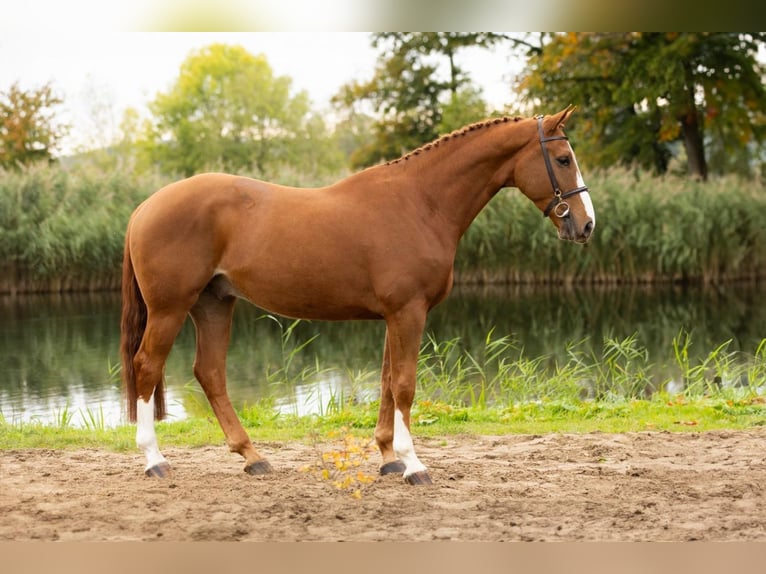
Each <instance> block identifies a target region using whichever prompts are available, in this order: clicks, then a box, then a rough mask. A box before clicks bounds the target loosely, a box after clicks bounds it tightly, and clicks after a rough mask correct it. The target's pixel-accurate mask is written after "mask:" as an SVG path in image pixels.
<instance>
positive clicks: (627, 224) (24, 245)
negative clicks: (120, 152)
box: [0, 164, 766, 293]
mask: <svg viewBox="0 0 766 574" xmlns="http://www.w3.org/2000/svg"><path fill="white" fill-rule="evenodd" d="M342 175H343V174H339V175H338V176H337V178H340V177H342ZM172 179H174V178H172V177H168V176H161V175H158V174H156V173H142V172H138V171H135V170H133V169H132V168H131V167H130V166H126V165H118V166H117V167H115V168H114V169H111V170H108V171H107V170H101V171H99V170H98V169H96V168H95V167H94V166H93V165H85V164H83V165H78V164H75V165H72V166H69V167H65V166H61V165H52V166H35V167H32V168H29V169H26V170H23V171H20V172H16V171H12V172H5V171H0V293H3V292H25V291H26V292H31V291H68V290H93V289H114V288H117V286H118V285H119V277H120V264H121V258H122V247H123V239H124V233H125V226H126V224H127V221H128V218H129V216H130V213H131V212H132V211H133V209H134V208H135V207H136V206H137V205H138V203H140V202H141V201H142V200H143V199H144V198H145V197H147V196H148V195H149V194H151V193H152V192H153V191H155V190H157V189H159V188H160V187H162V185H164V184H166V183H169V182H170V181H172ZM332 179H333V178H331V177H328V176H322V177H321V179H320V178H319V177H315V178H313V179H312V178H308V179H307V178H306V177H303V178H302V179H301V180H300V181H299V182H298V183H300V184H301V185H306V186H310V185H313V184H314V183H312V182H315V183H316V184H320V183H327V181H329V180H332ZM274 180H275V181H282V180H284V181H290V182H292V181H293V180H295V173H294V172H291V171H286V172H285V175H284V178H283V177H280V176H276V177H274ZM588 183H589V185H590V187H591V193H592V197H593V202H594V204H595V207H596V213H597V223H596V231H595V234H594V236H593V239H592V241H591V242H590V243H589V244H588V246H587V247H582V246H579V245H575V244H571V243H565V242H561V241H559V240H558V238H557V236H556V233H555V231H554V229H553V227H552V225H551V224H550V223H549V222H547V221H545V220H543V218H542V217H541V216H540V213H539V211H538V210H537V209H535V208H534V206H532V205H531V204H530V202H529V201H528V200H527V199H526V198H524V197H523V196H522V194H521V193H520V192H519V191H518V190H503V191H501V192H500V193H499V194H498V195H497V197H495V198H494V199H493V200H492V201H491V202H490V203H489V205H488V206H487V207H486V208H485V210H484V211H482V213H480V214H479V216H478V217H477V219H476V221H475V222H474V223H473V225H472V226H471V227H470V228H469V229H468V231H467V233H466V234H465V236H464V238H463V240H462V241H461V244H460V247H459V249H458V255H457V259H456V271H457V274H456V276H457V280H458V281H462V282H503V283H508V282H511V283H524V282H535V283H541V282H545V283H571V282H581V283H626V282H628V283H636V282H669V281H684V282H692V283H715V282H718V281H725V280H733V279H754V278H761V277H763V276H764V275H765V274H766V227H765V226H763V225H762V222H763V221H765V220H766V194H763V193H762V192H761V187H762V185H760V184H758V183H757V182H753V181H744V180H740V179H737V178H735V177H723V178H716V179H713V180H711V181H709V182H704V183H703V182H696V181H692V180H689V179H688V178H683V177H674V176H666V177H661V178H660V177H649V176H646V175H641V174H637V173H636V172H628V171H617V170H615V171H609V172H605V173H592V174H589V176H588Z"/></svg>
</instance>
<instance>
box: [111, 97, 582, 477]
mask: <svg viewBox="0 0 766 574" xmlns="http://www.w3.org/2000/svg"><path fill="white" fill-rule="evenodd" d="M572 111H573V108H572V107H568V108H567V109H565V110H562V111H561V112H559V113H557V114H555V115H552V116H545V117H543V116H539V117H535V118H526V119H522V118H498V119H494V120H488V121H485V122H481V123H477V124H473V125H470V126H467V127H465V128H463V129H461V130H458V131H456V132H453V133H452V134H449V135H446V136H443V137H441V138H440V139H438V140H436V141H434V142H432V143H430V144H427V145H425V146H423V147H421V148H419V149H417V150H415V151H413V152H411V153H409V154H407V155H405V156H403V157H402V158H400V159H398V160H396V161H393V162H389V163H388V164H386V165H378V166H375V167H371V168H368V169H365V170H364V171H361V172H359V173H356V174H354V175H351V176H349V177H348V178H346V179H344V180H342V181H339V182H337V183H335V184H333V185H330V186H328V187H323V188H319V189H298V188H292V187H284V186H279V185H275V184H273V183H266V182H263V181H258V180H254V179H249V178H246V177H237V176H234V175H226V174H220V173H208V174H202V175H197V176H194V177H191V178H189V179H185V180H182V181H178V182H175V183H172V184H170V185H168V186H166V187H164V188H162V189H160V190H159V191H157V192H156V193H155V194H153V195H152V196H151V197H149V198H148V199H147V200H146V201H144V202H143V203H142V204H141V205H139V206H138V208H137V209H136V210H135V212H134V213H133V215H132V217H131V219H130V222H129V224H128V228H127V234H126V237H125V258H124V263H123V277H122V305H123V307H122V325H121V327H122V338H121V353H122V365H123V378H124V383H125V391H126V392H125V394H126V399H127V403H128V417H129V419H130V420H131V421H137V432H136V442H137V444H138V446H139V447H140V448H141V449H142V450H143V452H144V454H145V455H146V462H147V465H146V471H145V473H146V474H147V475H148V476H157V477H163V476H166V475H168V474H169V472H170V466H169V464H168V462H167V461H166V459H165V458H164V457H163V456H162V454H161V452H160V450H159V446H158V444H157V437H156V434H155V430H154V420H155V419H161V418H162V417H163V416H164V414H165V405H164V389H163V371H164V365H165V360H166V358H167V356H168V353H169V352H170V349H171V346H172V345H173V341H174V340H175V338H176V336H177V335H178V332H179V330H180V329H181V326H182V325H183V323H184V321H185V319H186V317H187V315H190V316H191V318H192V321H193V322H194V326H195V328H196V335H197V352H196V358H195V361H194V375H195V377H196V378H197V380H198V381H199V383H200V385H201V386H202V388H203V389H204V391H205V394H206V396H207V398H208V400H209V401H210V404H211V406H212V408H213V411H214V412H215V415H216V417H217V418H218V421H219V423H220V425H221V428H222V429H223V432H224V434H225V436H226V442H227V444H228V447H229V448H230V449H231V451H233V452H238V453H239V454H241V455H242V456H243V457H244V458H245V471H246V472H248V473H250V474H263V473H267V472H269V471H271V466H270V465H269V463H268V461H267V460H266V459H265V458H264V457H263V456H261V455H260V454H259V453H258V451H257V450H256V449H255V448H254V446H253V443H252V442H251V441H250V438H249V437H248V435H247V433H246V432H245V430H244V429H243V428H242V425H241V423H240V422H239V420H238V418H237V415H236V414H235V412H234V409H233V408H232V405H231V402H230V401H229V397H228V395H227V392H226V352H227V347H228V344H229V335H230V330H231V322H232V313H233V311H234V303H235V301H236V300H237V299H247V300H248V301H250V302H252V303H254V304H255V305H257V306H258V307H261V308H263V309H265V310H268V311H269V312H272V313H276V314H279V315H283V316H286V317H294V318H302V319H324V320H345V319H383V320H384V321H385V322H386V337H385V344H384V351H383V367H382V373H381V395H380V412H379V416H378V422H377V426H376V428H375V440H376V442H377V445H378V447H379V448H380V453H381V455H382V465H381V467H380V472H381V473H382V474H388V473H398V474H401V475H403V477H404V479H405V480H406V481H407V482H408V483H410V484H428V483H430V482H431V480H430V478H429V475H428V472H427V470H426V467H425V466H424V465H423V463H421V462H420V460H419V459H418V457H417V456H416V454H415V449H414V446H413V441H412V437H411V435H410V409H411V407H412V401H413V398H414V395H415V378H416V365H417V358H418V352H419V350H420V344H421V337H422V334H423V328H424V325H425V322H426V314H427V313H428V311H429V310H430V309H432V308H433V307H434V306H435V305H437V304H438V303H439V302H440V301H442V300H443V299H444V298H445V297H446V296H447V294H448V293H449V292H450V289H451V287H452V273H453V262H454V258H455V252H456V250H457V245H458V241H459V240H460V238H461V236H462V235H463V233H464V232H465V230H466V229H467V228H468V226H469V225H470V224H471V222H472V221H473V219H474V218H475V217H476V215H477V214H478V213H479V211H481V209H482V208H483V207H484V206H485V205H486V204H487V202H488V201H489V200H490V199H492V197H493V196H494V195H495V194H496V193H497V192H498V191H499V190H500V189H502V188H504V187H517V188H519V189H520V190H521V191H522V193H524V195H526V196H527V197H528V198H529V199H530V200H531V201H532V202H533V203H534V204H535V205H536V206H537V207H538V208H539V209H540V210H541V211H542V212H543V215H544V216H545V217H547V218H550V219H551V220H552V222H553V224H554V225H555V226H556V228H557V229H558V235H559V237H560V238H561V239H566V240H571V241H575V242H578V243H585V242H586V241H588V239H589V237H590V235H591V232H592V231H593V226H594V224H595V214H594V210H593V205H592V203H591V201H590V197H589V195H588V191H587V189H588V188H587V187H585V184H584V183H583V180H582V176H581V175H580V170H579V168H578V166H577V161H576V159H575V156H574V152H573V151H572V148H571V146H570V144H569V142H568V140H567V137H566V136H565V135H564V132H563V127H564V122H565V121H566V120H567V118H568V117H569V116H570V114H571V113H572Z"/></svg>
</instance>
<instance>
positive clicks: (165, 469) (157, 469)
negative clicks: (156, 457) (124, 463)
mask: <svg viewBox="0 0 766 574" xmlns="http://www.w3.org/2000/svg"><path fill="white" fill-rule="evenodd" d="M144 474H145V475H146V476H152V477H155V478H168V477H169V476H170V475H171V474H172V471H171V470H170V465H169V464H168V463H167V462H161V463H159V464H155V465H154V466H152V467H150V468H147V469H146V470H145V471H144Z"/></svg>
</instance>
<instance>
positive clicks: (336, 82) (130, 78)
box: [0, 30, 519, 149]
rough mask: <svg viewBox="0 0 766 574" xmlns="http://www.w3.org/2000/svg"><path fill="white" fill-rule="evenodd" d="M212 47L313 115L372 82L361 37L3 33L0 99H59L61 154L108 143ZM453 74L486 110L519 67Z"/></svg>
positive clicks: (494, 57)
mask: <svg viewBox="0 0 766 574" xmlns="http://www.w3.org/2000/svg"><path fill="white" fill-rule="evenodd" d="M214 42H225V43H232V44H240V45H242V46H243V47H244V48H245V49H247V50H248V51H249V52H251V53H253V54H260V53H263V54H265V55H266V57H267V60H268V61H269V64H270V65H271V67H272V69H273V70H274V73H275V74H276V75H287V76H290V77H291V78H292V79H293V87H294V88H295V90H296V91H297V90H306V91H307V92H308V94H309V96H310V98H311V101H312V104H313V109H315V110H320V111H321V110H326V109H327V108H328V106H329V101H330V98H331V97H332V96H333V95H334V94H335V93H336V92H337V90H338V89H339V87H340V86H341V85H343V84H345V83H347V82H349V81H351V80H354V79H357V80H364V79H368V78H370V77H371V76H372V73H373V69H374V64H375V59H376V54H377V53H376V51H375V50H374V49H373V48H372V47H371V45H370V37H369V35H368V34H367V33H363V32H356V33H354V32H325V33H321V32H318V33H308V32H287V33H282V32H259V33H218V32H216V33H191V32H180V33H169V32H156V33H149V32H144V33H142V32H115V31H109V32H104V33H98V32H95V31H93V30H82V31H75V32H74V33H72V32H71V31H67V32H59V33H57V32H50V33H46V34H42V35H35V36H32V37H31V36H30V34H29V33H28V32H26V31H25V32H21V33H14V32H12V31H11V32H9V31H4V32H3V33H2V35H0V90H5V89H7V88H8V87H9V86H10V85H11V84H12V83H14V82H19V84H20V86H21V87H22V89H31V88H36V87H39V86H41V85H43V84H45V83H46V82H51V83H52V84H53V86H54V88H55V89H56V91H57V93H59V94H60V95H61V96H62V97H63V98H64V100H65V105H64V106H62V110H61V115H62V119H64V120H65V121H67V122H68V123H70V124H71V125H72V126H73V129H72V133H71V136H70V138H69V140H68V141H67V142H66V147H67V148H69V149H72V148H75V147H77V146H82V145H88V143H89V142H91V144H92V143H96V144H98V143H102V142H104V140H108V139H109V138H110V137H112V136H113V135H114V132H115V130H116V129H117V126H118V125H119V121H120V119H121V118H122V113H123V111H124V110H125V109H126V108H127V107H135V108H137V109H139V110H140V111H145V110H146V104H147V103H148V102H149V101H150V100H152V99H153V98H154V97H155V95H156V94H157V92H158V91H165V90H167V89H168V88H169V87H170V86H171V85H172V83H173V82H174V80H175V79H176V77H177V75H178V70H179V67H180V65H181V62H183V60H184V59H185V58H186V57H187V56H188V55H189V53H190V51H191V50H193V49H197V48H201V47H203V46H206V45H208V44H211V43H214ZM461 63H462V65H463V66H464V67H465V69H467V70H469V71H470V73H471V75H472V77H473V79H474V81H475V82H476V83H477V85H478V86H480V87H481V88H482V90H483V92H484V97H485V99H486V100H487V101H488V102H489V103H490V104H491V105H493V106H495V107H501V106H503V105H504V104H506V103H509V102H510V101H511V100H512V95H511V88H510V85H511V79H512V75H513V74H515V73H516V72H518V70H519V62H517V61H514V60H512V59H511V58H510V56H509V55H508V50H500V51H498V52H496V53H490V52H488V51H486V50H478V49H477V50H471V51H467V52H465V53H464V55H463V57H462V62H461Z"/></svg>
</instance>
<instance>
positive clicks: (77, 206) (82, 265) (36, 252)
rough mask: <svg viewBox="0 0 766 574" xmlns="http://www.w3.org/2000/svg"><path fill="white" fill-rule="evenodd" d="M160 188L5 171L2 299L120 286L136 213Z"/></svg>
mask: <svg viewBox="0 0 766 574" xmlns="http://www.w3.org/2000/svg"><path fill="white" fill-rule="evenodd" d="M158 181H159V180H158V178H156V177H154V176H151V175H143V176H135V175H134V174H129V173H118V172H112V173H100V172H95V171H89V170H85V171H76V170H75V171H70V170H68V169H65V168H62V167H59V166H47V165H37V166H33V167H30V168H28V169H25V170H23V171H20V172H16V171H12V172H3V171H0V269H1V270H2V273H1V274H0V292H8V291H14V290H19V291H35V290H68V289H72V288H80V289H87V288H89V287H91V288H97V287H100V288H104V287H109V286H113V285H115V279H116V278H119V273H120V265H121V257H122V256H121V253H122V249H123V241H124V234H125V227H126V225H127V222H128V218H129V216H130V213H131V212H132V211H133V209H134V208H135V207H136V206H137V205H138V204H139V203H140V202H141V201H142V200H143V199H144V198H145V197H146V196H147V195H148V194H149V193H150V192H151V191H154V190H155V189H157V188H158V187H159V186H160V185H159V183H158Z"/></svg>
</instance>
